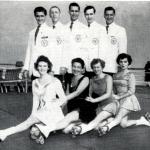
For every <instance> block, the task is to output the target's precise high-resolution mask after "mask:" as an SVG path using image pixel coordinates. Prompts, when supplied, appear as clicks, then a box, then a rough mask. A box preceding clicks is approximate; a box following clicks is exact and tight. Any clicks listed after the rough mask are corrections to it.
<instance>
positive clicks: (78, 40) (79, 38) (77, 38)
mask: <svg viewBox="0 0 150 150" xmlns="http://www.w3.org/2000/svg"><path fill="white" fill-rule="evenodd" d="M75 40H76V42H81V35H80V34H77V35H76V36H75Z"/></svg>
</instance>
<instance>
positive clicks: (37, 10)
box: [34, 6, 47, 16]
mask: <svg viewBox="0 0 150 150" xmlns="http://www.w3.org/2000/svg"><path fill="white" fill-rule="evenodd" d="M37 12H43V13H44V14H45V16H46V15H47V10H46V9H45V8H44V7H42V6H39V7H36V8H35V9H34V16H35V15H36V13H37Z"/></svg>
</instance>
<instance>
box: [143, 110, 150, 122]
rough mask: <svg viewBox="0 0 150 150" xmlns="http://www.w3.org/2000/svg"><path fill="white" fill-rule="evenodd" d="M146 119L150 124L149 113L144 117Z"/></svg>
mask: <svg viewBox="0 0 150 150" xmlns="http://www.w3.org/2000/svg"><path fill="white" fill-rule="evenodd" d="M144 117H145V119H146V120H147V121H149V122H150V113H149V112H147V113H146V114H145V115H144Z"/></svg>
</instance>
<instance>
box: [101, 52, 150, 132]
mask: <svg viewBox="0 0 150 150" xmlns="http://www.w3.org/2000/svg"><path fill="white" fill-rule="evenodd" d="M117 63H118V65H119V67H120V68H119V71H118V73H116V74H115V75H114V77H113V79H114V92H115V94H116V95H114V98H115V99H116V100H118V102H119V103H120V108H119V111H118V113H117V115H116V117H115V119H114V120H113V121H112V122H110V123H108V124H107V125H105V126H103V127H101V128H100V131H101V133H102V134H106V132H108V131H109V130H111V129H112V128H113V127H115V126H117V125H118V124H120V125H121V126H122V127H123V128H125V127H129V126H132V125H136V126H138V125H146V126H150V122H149V121H148V120H147V119H146V118H145V117H143V116H142V117H141V118H140V119H138V120H129V119H128V116H129V114H130V113H131V112H135V111H140V110H141V108H140V104H139V102H138V100H137V98H136V96H135V76H134V74H133V73H130V71H129V70H128V67H129V65H130V64H131V63H132V58H131V56H130V55H128V54H125V53H122V54H120V55H119V56H118V57H117Z"/></svg>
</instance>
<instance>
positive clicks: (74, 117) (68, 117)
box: [55, 111, 79, 130]
mask: <svg viewBox="0 0 150 150" xmlns="http://www.w3.org/2000/svg"><path fill="white" fill-rule="evenodd" d="M78 119H79V112H78V111H72V112H70V113H68V114H67V115H66V116H65V118H64V119H63V120H61V121H59V122H58V123H57V125H56V129H55V130H61V129H65V128H66V127H67V126H68V125H69V124H70V123H71V122H73V121H77V120H78Z"/></svg>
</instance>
